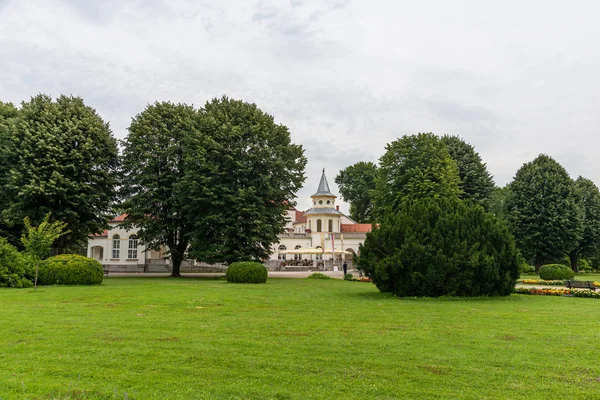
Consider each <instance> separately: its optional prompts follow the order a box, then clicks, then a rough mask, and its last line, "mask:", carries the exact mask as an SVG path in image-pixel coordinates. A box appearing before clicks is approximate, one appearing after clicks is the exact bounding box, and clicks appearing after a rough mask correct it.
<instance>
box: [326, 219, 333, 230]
mask: <svg viewBox="0 0 600 400" xmlns="http://www.w3.org/2000/svg"><path fill="white" fill-rule="evenodd" d="M327 232H333V220H332V219H330V220H329V230H328V231H327Z"/></svg>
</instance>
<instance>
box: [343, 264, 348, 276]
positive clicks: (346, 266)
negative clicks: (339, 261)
mask: <svg viewBox="0 0 600 400" xmlns="http://www.w3.org/2000/svg"><path fill="white" fill-rule="evenodd" d="M342 267H343V268H344V275H346V274H347V273H348V264H346V261H344V265H342Z"/></svg>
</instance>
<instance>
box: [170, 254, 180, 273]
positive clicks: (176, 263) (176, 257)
mask: <svg viewBox="0 0 600 400" xmlns="http://www.w3.org/2000/svg"><path fill="white" fill-rule="evenodd" d="M181 259H182V257H181V255H180V254H179V252H178V251H177V250H175V251H171V264H172V266H173V270H172V271H171V277H172V278H179V277H181V273H180V272H179V271H180V269H181V261H182V260H181Z"/></svg>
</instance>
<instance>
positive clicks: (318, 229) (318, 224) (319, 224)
mask: <svg viewBox="0 0 600 400" xmlns="http://www.w3.org/2000/svg"><path fill="white" fill-rule="evenodd" d="M321 224H322V221H321V220H320V219H318V220H317V232H321V230H322V227H321Z"/></svg>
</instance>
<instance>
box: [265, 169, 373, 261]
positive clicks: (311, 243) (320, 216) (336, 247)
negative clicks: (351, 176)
mask: <svg viewBox="0 0 600 400" xmlns="http://www.w3.org/2000/svg"><path fill="white" fill-rule="evenodd" d="M336 198H337V196H336V195H334V194H333V193H331V190H330V189H329V184H328V183H327V178H326V176H325V170H323V174H322V175H321V180H320V182H319V186H318V188H317V191H316V193H315V194H313V195H312V196H311V199H312V204H313V207H312V208H311V209H309V210H307V211H306V212H301V211H297V210H296V209H294V208H291V209H289V210H288V221H289V222H288V224H287V225H286V232H284V233H282V234H280V235H279V243H274V244H273V245H272V255H271V264H272V265H273V264H274V261H277V262H278V266H284V267H285V268H289V267H290V266H295V265H299V266H307V265H308V266H312V267H317V266H318V267H320V268H323V267H325V268H326V269H330V268H331V267H332V266H333V265H338V266H341V264H342V263H343V261H344V260H345V261H347V262H348V263H349V264H350V263H351V262H352V254H358V247H359V245H360V244H361V243H364V241H365V237H366V234H367V233H368V232H371V227H372V226H371V224H358V223H356V222H355V221H353V220H352V219H350V218H349V217H348V216H346V215H345V214H343V213H342V212H340V210H339V206H338V205H336V204H335V200H336ZM319 250H321V252H320V254H319V252H318V251H319ZM290 251H292V253H294V254H290V253H289V252H290ZM303 251H306V253H304V254H302V252H303ZM296 253H297V254H296Z"/></svg>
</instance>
